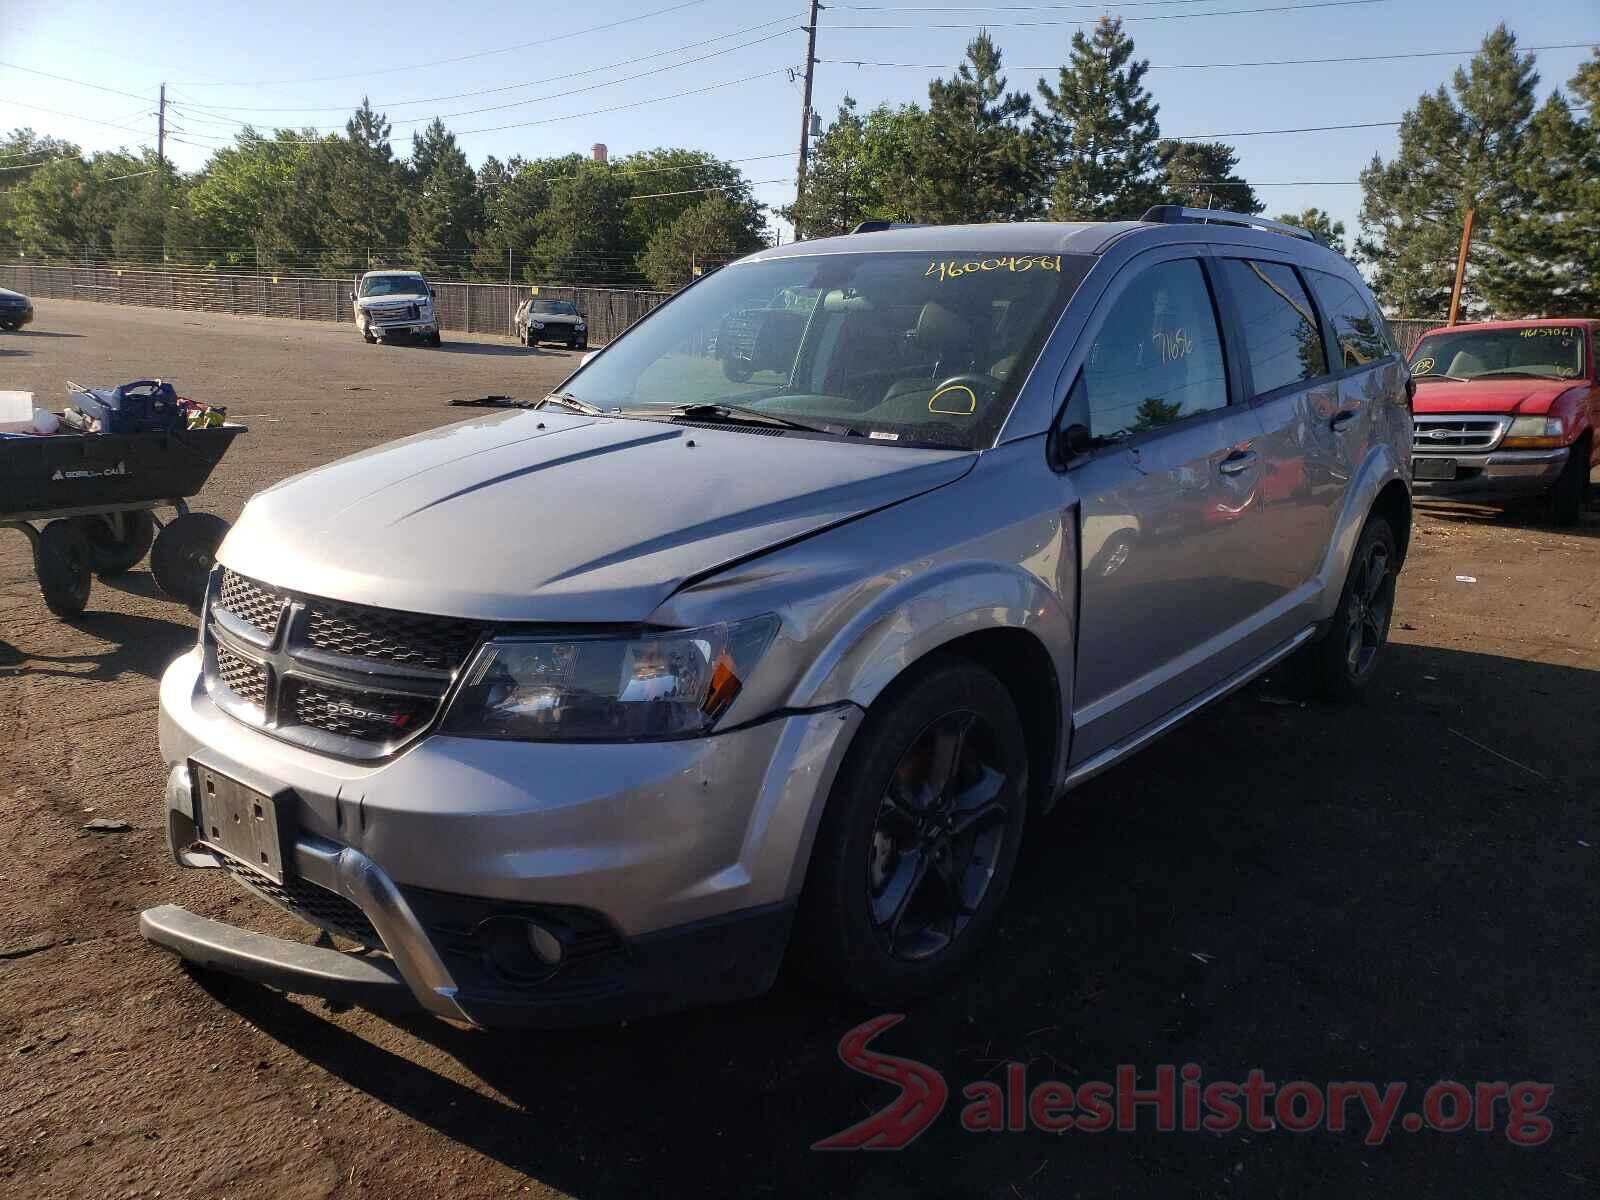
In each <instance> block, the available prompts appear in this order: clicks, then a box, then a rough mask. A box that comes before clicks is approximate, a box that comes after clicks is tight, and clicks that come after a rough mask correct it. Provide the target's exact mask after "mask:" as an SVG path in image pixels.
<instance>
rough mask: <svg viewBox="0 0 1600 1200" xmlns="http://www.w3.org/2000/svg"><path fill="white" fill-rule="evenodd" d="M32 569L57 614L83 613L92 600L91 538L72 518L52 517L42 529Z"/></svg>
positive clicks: (49, 605)
mask: <svg viewBox="0 0 1600 1200" xmlns="http://www.w3.org/2000/svg"><path fill="white" fill-rule="evenodd" d="M33 571H34V574H35V575H37V576H38V577H39V591H40V592H42V593H43V594H44V602H45V606H46V607H47V608H49V610H50V611H51V612H53V613H55V615H56V616H58V617H65V618H67V619H69V620H70V619H71V618H73V617H76V616H81V615H82V614H83V610H84V609H85V608H86V607H87V606H88V604H89V588H90V586H91V585H92V582H93V581H92V580H91V579H90V577H89V539H88V538H86V537H84V536H83V530H81V529H80V528H78V526H77V524H76V523H75V522H73V521H51V522H50V524H48V525H46V526H45V527H44V528H43V529H42V530H40V531H39V545H38V548H37V549H36V550H35V551H34V555H33Z"/></svg>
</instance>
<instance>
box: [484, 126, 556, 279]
mask: <svg viewBox="0 0 1600 1200" xmlns="http://www.w3.org/2000/svg"><path fill="white" fill-rule="evenodd" d="M491 163H493V165H492V166H491ZM582 164H583V159H582V158H581V157H579V156H578V155H576V154H568V155H565V156H563V157H560V158H541V159H535V160H533V161H532V162H522V161H520V160H517V159H513V160H512V161H511V162H510V163H507V164H505V165H504V166H502V165H501V164H499V163H498V162H494V161H493V160H490V162H486V163H485V164H484V165H483V166H482V167H481V168H479V183H480V184H482V185H483V192H484V195H485V197H486V201H485V208H486V223H485V226H484V229H483V232H482V234H480V236H479V238H478V243H477V247H478V248H477V251H476V253H475V254H474V255H473V265H474V266H476V267H477V268H478V269H479V270H480V271H483V272H486V273H489V274H493V275H496V276H499V275H502V274H504V273H505V272H506V271H507V269H508V264H511V266H512V267H513V268H514V270H513V272H512V273H513V274H518V275H519V277H521V278H525V279H527V280H529V281H530V282H533V283H540V282H549V281H548V280H545V279H542V278H541V276H540V275H539V273H538V272H537V271H528V270H525V268H526V267H527V265H528V263H529V262H530V260H531V259H532V258H533V256H534V254H535V251H536V249H537V247H538V245H539V240H540V229H541V224H542V222H543V220H544V214H545V210H546V209H548V208H549V207H550V197H551V190H552V188H553V187H554V185H555V183H556V181H557V180H559V179H562V178H565V177H566V176H570V175H573V174H575V173H576V172H577V171H578V170H579V168H580V167H581V166H582Z"/></svg>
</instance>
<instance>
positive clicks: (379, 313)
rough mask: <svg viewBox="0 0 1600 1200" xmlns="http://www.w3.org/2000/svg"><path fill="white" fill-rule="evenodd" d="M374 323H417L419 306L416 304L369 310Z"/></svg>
mask: <svg viewBox="0 0 1600 1200" xmlns="http://www.w3.org/2000/svg"><path fill="white" fill-rule="evenodd" d="M368 311H369V313H370V314H371V316H372V319H373V320H374V321H415V320H416V319H417V306H416V305H415V304H402V305H395V306H394V307H391V308H374V309H369V310H368Z"/></svg>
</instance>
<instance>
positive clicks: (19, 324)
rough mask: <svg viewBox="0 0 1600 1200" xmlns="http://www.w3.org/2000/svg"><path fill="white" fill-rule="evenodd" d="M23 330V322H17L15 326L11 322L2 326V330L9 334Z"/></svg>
mask: <svg viewBox="0 0 1600 1200" xmlns="http://www.w3.org/2000/svg"><path fill="white" fill-rule="evenodd" d="M21 328H22V322H20V321H18V322H16V323H15V324H13V323H12V322H10V321H7V322H6V323H5V324H4V325H0V329H4V330H5V331H6V332H7V333H15V332H17V330H19V329H21Z"/></svg>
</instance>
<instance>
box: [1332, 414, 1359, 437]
mask: <svg viewBox="0 0 1600 1200" xmlns="http://www.w3.org/2000/svg"><path fill="white" fill-rule="evenodd" d="M1360 415H1361V410H1360V409H1359V408H1347V409H1345V410H1344V411H1342V412H1336V413H1334V414H1333V420H1331V421H1329V422H1328V428H1329V429H1331V430H1333V431H1334V432H1335V433H1343V432H1344V431H1345V430H1346V429H1348V428H1350V423H1351V422H1352V421H1354V420H1355V419H1356V418H1357V417H1359V416H1360Z"/></svg>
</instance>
